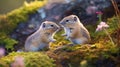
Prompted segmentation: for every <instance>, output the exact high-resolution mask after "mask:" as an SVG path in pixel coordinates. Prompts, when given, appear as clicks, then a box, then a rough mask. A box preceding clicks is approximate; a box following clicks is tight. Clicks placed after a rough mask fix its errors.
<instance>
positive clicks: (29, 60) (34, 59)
mask: <svg viewBox="0 0 120 67" xmlns="http://www.w3.org/2000/svg"><path fill="white" fill-rule="evenodd" d="M16 56H22V57H24V61H25V67H55V64H54V60H53V59H51V58H49V57H48V56H47V55H46V54H44V53H41V52H20V53H17V52H12V53H10V54H9V55H7V56H5V57H3V58H1V59H0V60H1V61H0V65H3V67H6V66H7V65H8V66H9V65H10V64H11V63H12V62H14V58H15V57H16ZM5 65H6V66H5Z"/></svg>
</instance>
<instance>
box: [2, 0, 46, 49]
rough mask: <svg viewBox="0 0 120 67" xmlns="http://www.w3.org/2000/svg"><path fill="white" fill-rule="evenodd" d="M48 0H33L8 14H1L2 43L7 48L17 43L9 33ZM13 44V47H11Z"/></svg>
mask: <svg viewBox="0 0 120 67" xmlns="http://www.w3.org/2000/svg"><path fill="white" fill-rule="evenodd" d="M46 2H47V0H43V1H33V2H31V3H26V2H25V4H24V5H23V6H22V7H20V8H18V9H15V10H13V11H11V12H9V13H8V14H6V15H0V36H1V37H0V45H1V44H4V45H5V47H6V48H7V49H13V45H15V44H16V43H17V41H16V40H14V39H12V38H11V37H10V36H9V34H10V33H11V32H12V31H13V30H14V29H15V28H16V27H17V25H18V24H19V23H21V22H25V21H27V19H28V17H29V15H30V14H33V13H36V12H37V10H38V9H39V8H41V7H42V6H44V5H45V4H46ZM10 46H11V47H10Z"/></svg>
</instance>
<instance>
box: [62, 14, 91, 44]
mask: <svg viewBox="0 0 120 67" xmlns="http://www.w3.org/2000/svg"><path fill="white" fill-rule="evenodd" d="M60 25H62V27H63V28H64V30H65V34H64V35H66V39H69V40H70V41H71V42H72V43H73V44H85V43H89V41H90V40H91V38H90V34H89V32H88V30H87V29H86V28H85V27H84V26H83V24H82V23H81V22H80V20H79V18H78V17H77V16H76V15H70V16H67V17H65V18H63V19H62V20H61V21H60Z"/></svg>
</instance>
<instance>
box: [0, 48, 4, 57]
mask: <svg viewBox="0 0 120 67" xmlns="http://www.w3.org/2000/svg"><path fill="white" fill-rule="evenodd" d="M3 56H5V49H4V48H0V58H2V57H3Z"/></svg>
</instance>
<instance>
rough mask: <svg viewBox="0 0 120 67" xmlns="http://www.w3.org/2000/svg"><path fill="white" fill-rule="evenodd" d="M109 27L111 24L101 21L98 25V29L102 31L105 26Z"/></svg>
mask: <svg viewBox="0 0 120 67" xmlns="http://www.w3.org/2000/svg"><path fill="white" fill-rule="evenodd" d="M108 27H109V25H108V24H106V23H105V22H100V24H99V25H98V26H97V29H96V31H101V30H103V28H108Z"/></svg>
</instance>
